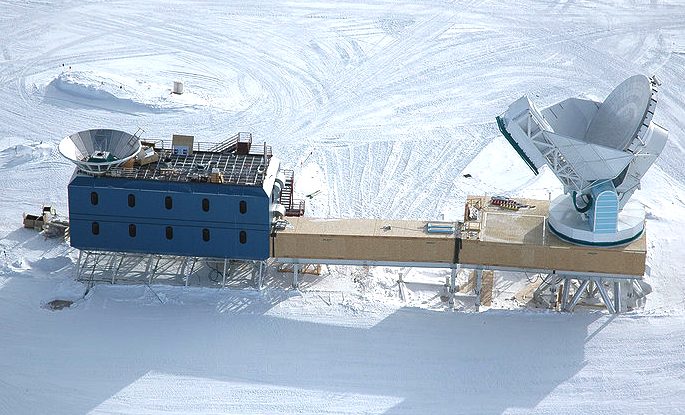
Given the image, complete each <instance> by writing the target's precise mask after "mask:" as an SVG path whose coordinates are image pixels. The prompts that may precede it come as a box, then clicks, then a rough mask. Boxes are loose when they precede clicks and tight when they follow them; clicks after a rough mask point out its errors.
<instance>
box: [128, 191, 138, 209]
mask: <svg viewBox="0 0 685 415" xmlns="http://www.w3.org/2000/svg"><path fill="white" fill-rule="evenodd" d="M135 205H136V196H135V195H134V194H132V193H131V194H129V195H128V207H134V206H135Z"/></svg>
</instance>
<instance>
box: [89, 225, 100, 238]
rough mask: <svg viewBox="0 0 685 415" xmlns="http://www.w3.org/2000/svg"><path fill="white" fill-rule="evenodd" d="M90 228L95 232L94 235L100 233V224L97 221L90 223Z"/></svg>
mask: <svg viewBox="0 0 685 415" xmlns="http://www.w3.org/2000/svg"><path fill="white" fill-rule="evenodd" d="M90 230H91V232H93V235H100V224H99V223H97V222H93V223H92V224H91V225H90Z"/></svg>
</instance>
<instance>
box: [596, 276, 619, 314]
mask: <svg viewBox="0 0 685 415" xmlns="http://www.w3.org/2000/svg"><path fill="white" fill-rule="evenodd" d="M595 285H596V286H597V289H598V290H599V295H601V296H602V301H604V305H605V306H606V308H607V310H609V312H610V313H611V314H614V313H616V310H615V309H614V303H612V302H611V300H610V299H609V293H607V290H606V288H604V284H602V281H601V280H600V281H596V282H595Z"/></svg>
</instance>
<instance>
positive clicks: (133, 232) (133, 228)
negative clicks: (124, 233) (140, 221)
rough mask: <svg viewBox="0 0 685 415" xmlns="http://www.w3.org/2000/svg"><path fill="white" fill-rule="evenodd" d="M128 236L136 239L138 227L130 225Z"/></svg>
mask: <svg viewBox="0 0 685 415" xmlns="http://www.w3.org/2000/svg"><path fill="white" fill-rule="evenodd" d="M128 235H129V236H130V237H131V238H135V237H136V225H134V224H133V223H132V224H130V225H128Z"/></svg>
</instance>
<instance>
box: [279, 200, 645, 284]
mask: <svg viewBox="0 0 685 415" xmlns="http://www.w3.org/2000/svg"><path fill="white" fill-rule="evenodd" d="M522 202H523V204H527V205H529V206H530V207H528V208H523V209H520V210H517V211H513V210H508V209H506V208H502V207H499V206H492V205H490V203H489V199H487V198H485V197H470V198H469V199H468V202H467V205H466V209H465V218H464V219H465V220H464V221H463V222H459V223H452V224H449V223H442V224H443V225H446V226H448V227H449V226H450V225H453V226H454V229H455V230H454V231H453V232H449V233H430V232H428V224H429V223H431V224H436V222H428V221H389V220H380V219H377V220H374V219H313V218H306V217H301V218H288V222H289V225H288V226H287V227H286V229H285V230H282V231H278V232H277V233H276V234H275V236H273V237H272V238H271V256H272V257H274V258H277V259H278V260H279V261H283V262H295V263H307V262H315V261H317V260H318V261H321V262H329V263H349V264H369V265H373V264H379V265H380V264H385V265H393V264H407V263H414V264H415V265H416V266H422V265H423V266H432V267H451V266H454V265H456V264H461V265H463V266H469V267H474V268H484V269H511V270H530V271H533V272H535V271H540V272H552V271H557V272H566V273H576V274H579V273H592V274H603V275H607V276H613V277H616V278H641V277H642V275H643V274H644V272H645V259H646V237H645V235H644V234H643V235H642V236H641V237H640V238H638V239H637V240H635V241H633V242H631V243H630V244H629V245H627V246H623V247H613V248H602V247H583V246H577V245H572V244H569V243H567V242H564V241H562V240H560V239H559V238H557V237H556V236H555V235H553V234H552V233H551V232H550V231H549V229H548V227H547V224H546V221H545V216H546V214H547V209H548V208H549V202H547V201H542V200H525V201H522Z"/></svg>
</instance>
